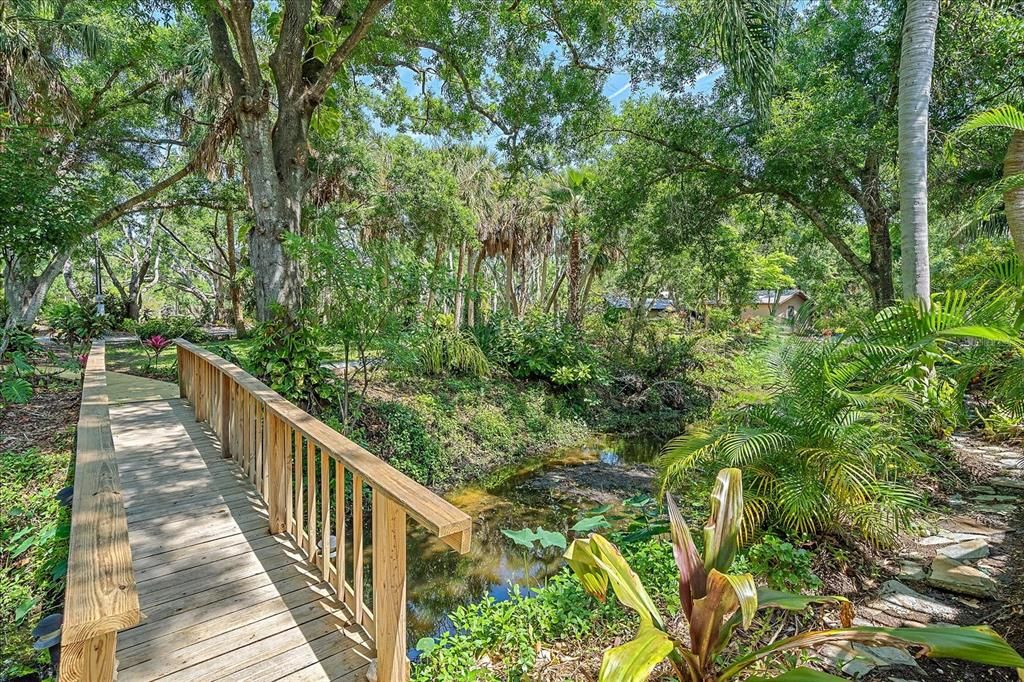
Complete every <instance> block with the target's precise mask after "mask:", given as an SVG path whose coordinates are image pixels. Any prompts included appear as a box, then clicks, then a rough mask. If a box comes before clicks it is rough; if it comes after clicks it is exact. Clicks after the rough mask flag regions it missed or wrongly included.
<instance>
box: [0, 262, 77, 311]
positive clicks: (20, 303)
mask: <svg viewBox="0 0 1024 682" xmlns="http://www.w3.org/2000/svg"><path fill="white" fill-rule="evenodd" d="M68 258H69V254H68V253H66V252H62V253H59V254H57V255H56V256H54V258H53V260H51V261H50V262H49V263H48V264H47V266H46V268H44V269H43V271H42V272H41V273H40V274H38V275H36V274H35V273H34V271H33V269H32V268H31V266H29V265H26V264H24V263H23V262H22V261H21V260H20V259H18V258H17V257H15V258H12V259H10V260H9V261H8V262H7V267H6V269H5V270H4V300H5V301H6V302H7V315H8V323H9V325H10V326H12V327H30V326H32V323H33V322H35V320H36V316H38V315H39V310H40V309H41V308H42V307H43V302H44V301H45V300H46V292H48V291H49V290H50V285H51V284H53V280H55V279H56V278H57V275H59V274H60V273H61V272H62V271H63V270H64V263H66V262H67V260H68Z"/></svg>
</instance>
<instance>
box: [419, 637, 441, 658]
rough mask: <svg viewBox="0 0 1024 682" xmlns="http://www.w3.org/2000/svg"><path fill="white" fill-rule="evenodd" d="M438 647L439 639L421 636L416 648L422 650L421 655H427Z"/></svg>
mask: <svg viewBox="0 0 1024 682" xmlns="http://www.w3.org/2000/svg"><path fill="white" fill-rule="evenodd" d="M436 647H437V640H436V639H434V638H433V637H420V638H419V640H417V641H416V647H415V648H416V650H417V651H419V652H420V655H422V656H426V655H427V654H429V653H430V652H431V651H433V650H434V649H435V648H436Z"/></svg>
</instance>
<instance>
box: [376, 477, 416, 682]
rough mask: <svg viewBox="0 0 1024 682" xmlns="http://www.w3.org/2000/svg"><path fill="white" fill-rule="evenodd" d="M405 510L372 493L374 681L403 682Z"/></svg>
mask: <svg viewBox="0 0 1024 682" xmlns="http://www.w3.org/2000/svg"><path fill="white" fill-rule="evenodd" d="M405 538H406V529H405V509H404V508H402V506H401V505H399V504H397V503H395V502H394V501H393V500H392V499H391V498H389V497H388V496H387V495H383V494H381V493H379V492H377V489H376V488H374V490H373V622H374V627H375V628H376V631H377V632H376V634H375V637H374V640H375V642H376V644H377V679H378V680H380V681H381V682H404V681H405V680H407V679H408V678H409V663H408V660H407V659H406V657H405V652H406V644H405V593H406V586H405V584H406V571H405Z"/></svg>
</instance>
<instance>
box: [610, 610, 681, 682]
mask: <svg viewBox="0 0 1024 682" xmlns="http://www.w3.org/2000/svg"><path fill="white" fill-rule="evenodd" d="M674 646H675V645H674V644H673V642H672V639H671V638H670V637H669V636H668V635H667V634H665V633H664V632H662V631H661V630H659V629H658V628H656V627H654V626H653V625H650V624H649V623H642V624H641V625H640V630H639V632H637V634H636V637H635V638H633V641H631V642H627V643H626V644H623V645H622V646H617V647H615V648H614V649H609V650H608V651H606V652H604V659H603V660H602V661H601V672H600V674H599V676H598V680H599V681H600V682H646V680H647V679H648V678H649V677H650V675H651V671H653V670H654V668H655V666H657V665H658V664H659V663H661V662H662V661H663V660H665V657H666V656H668V655H669V654H670V653H672V649H673V648H674Z"/></svg>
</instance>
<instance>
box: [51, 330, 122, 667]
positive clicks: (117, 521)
mask: <svg viewBox="0 0 1024 682" xmlns="http://www.w3.org/2000/svg"><path fill="white" fill-rule="evenodd" d="M105 354H106V348H105V346H104V344H103V342H102V341H96V342H94V343H93V344H92V350H91V351H90V353H89V358H88V360H87V361H86V365H85V380H84V381H83V384H82V406H81V409H80V411H79V416H78V431H77V447H76V451H75V482H74V485H75V490H74V498H73V501H72V504H71V538H70V546H69V548H68V573H67V587H66V588H65V594H64V624H63V626H62V628H61V657H60V672H59V675H60V680H61V682H65V681H70V680H90V681H92V680H111V679H113V676H114V667H115V663H114V651H115V648H116V642H117V633H118V632H119V631H121V630H125V629H127V628H130V627H133V626H135V625H138V624H139V622H140V620H141V612H140V610H139V595H138V592H136V589H135V574H134V571H133V569H132V553H131V549H130V547H129V545H128V520H127V517H126V515H125V510H124V500H123V498H122V495H121V481H120V478H119V477H118V473H117V459H116V457H115V455H114V441H113V437H112V435H111V432H110V412H109V409H108V405H107V379H106V362H105Z"/></svg>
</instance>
